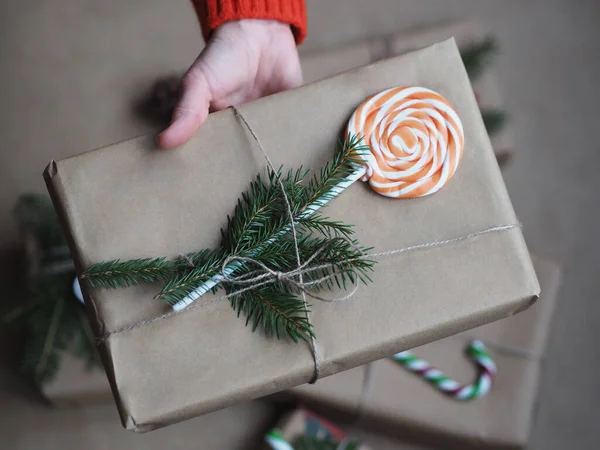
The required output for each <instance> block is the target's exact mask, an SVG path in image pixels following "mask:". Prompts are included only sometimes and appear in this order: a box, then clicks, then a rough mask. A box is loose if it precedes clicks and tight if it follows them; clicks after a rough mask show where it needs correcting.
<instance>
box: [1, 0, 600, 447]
mask: <svg viewBox="0 0 600 450" xmlns="http://www.w3.org/2000/svg"><path fill="white" fill-rule="evenodd" d="M308 11H309V20H310V29H309V38H308V40H307V42H306V44H305V46H304V49H305V51H308V50H311V49H312V50H314V49H318V48H324V47H327V46H334V45H340V44H343V43H347V42H351V41H355V40H360V39H363V38H366V37H371V36H374V35H377V34H379V33H381V32H386V33H387V32H393V31H397V30H400V29H403V28H407V27H410V26H414V25H419V24H425V23H432V22H436V21H438V20H441V19H449V18H456V17H459V16H461V15H469V16H471V17H476V18H480V19H481V20H482V21H483V23H484V24H485V25H486V26H488V27H490V29H491V30H492V31H493V32H494V34H495V35H496V36H497V37H498V39H499V41H500V45H501V48H502V55H501V56H500V57H499V59H498V62H497V65H496V68H495V73H496V75H497V78H498V81H499V84H500V87H501V90H502V92H503V93H504V96H505V102H506V106H507V110H508V111H509V114H510V117H511V118H512V120H513V126H514V130H515V141H516V143H517V146H518V148H519V152H518V154H517V155H516V157H515V158H514V160H513V161H512V164H511V165H510V166H509V167H508V168H507V169H506V170H505V178H506V181H507V183H508V187H509V191H510V193H511V194H512V198H513V202H514V205H515V209H516V211H517V213H518V214H519V216H520V219H521V220H522V222H523V224H524V226H525V234H526V237H527V238H528V242H529V245H530V247H531V248H532V249H533V250H534V251H536V252H537V253H539V254H541V255H544V256H549V257H552V258H554V259H557V260H559V261H562V262H563V264H564V265H565V266H566V274H565V284H564V288H563V291H562V294H563V295H562V297H563V298H562V300H561V303H560V305H559V308H558V311H557V317H556V319H555V323H554V328H553V332H552V336H551V340H550V346H549V351H548V357H547V362H546V369H545V372H544V376H543V379H542V393H541V397H540V406H539V413H538V417H537V420H536V425H535V427H534V432H533V441H532V445H531V448H533V449H545V450H552V449H565V448H574V449H594V448H598V444H599V443H600V428H599V427H598V426H597V420H596V417H597V415H598V414H597V412H598V404H600V390H599V389H598V388H597V379H598V376H599V375H600V364H599V363H598V361H597V358H596V360H594V358H593V355H597V348H596V341H597V336H598V332H597V326H596V324H595V321H596V320H597V318H598V317H600V304H599V303H598V302H597V298H598V297H599V295H600V284H599V283H598V281H597V278H596V272H597V270H598V266H599V264H600V256H598V255H600V241H599V240H598V237H597V232H596V230H597V228H598V226H597V225H598V191H599V188H600V178H599V177H598V176H597V171H598V167H599V166H600V153H599V152H598V150H600V148H599V147H600V144H598V140H597V137H596V134H597V130H596V129H597V127H598V123H599V119H600V114H599V113H598V109H597V105H598V104H599V103H600V90H599V88H598V86H597V82H598V80H600V60H599V59H598V55H599V54H600V28H599V27H598V21H599V20H600V5H599V4H598V2H597V0H528V1H519V0H503V1H492V0H371V1H369V2H363V1H362V0H343V1H342V0H339V1H334V0H308ZM201 46H202V43H201V40H200V37H199V32H198V30H197V25H196V21H195V17H194V15H193V14H192V10H191V8H190V6H189V5H188V4H187V1H186V0H170V1H168V2H165V1H161V0H128V1H126V2H120V1H116V0H105V1H103V2H98V1H95V0H77V1H75V0H55V1H53V2H51V1H48V0H31V1H30V2H20V1H17V0H4V1H3V2H1V4H0V58H1V59H0V99H1V100H2V110H1V111H0V135H1V136H2V145H1V146H0V236H2V237H1V238H0V249H2V251H3V253H4V252H5V251H6V250H8V249H10V248H11V247H13V246H14V239H15V229H14V224H13V223H12V222H11V221H10V218H9V211H10V208H11V206H12V204H13V202H14V199H15V196H16V195H17V194H18V193H20V192H26V191H32V190H34V191H40V192H43V184H42V179H41V176H40V173H41V170H42V169H43V167H44V165H45V164H46V163H47V161H48V159H50V158H51V157H55V158H58V157H64V156H67V155H71V154H75V153H78V152H80V151H83V150H87V149H90V148H93V147H98V146H102V145H105V144H108V143H110V142H114V141H117V140H121V139H125V138H128V137H131V136H134V135H137V134H140V133H142V132H144V131H148V130H149V128H148V127H147V126H146V125H145V124H143V123H141V122H138V121H136V120H134V119H132V116H131V111H130V108H131V107H130V105H131V102H132V99H134V98H135V97H136V96H137V95H139V92H140V90H143V89H144V88H145V87H146V86H147V85H148V84H149V83H150V82H151V81H152V80H153V79H154V78H155V77H156V76H158V75H163V74H167V73H171V72H180V71H182V70H183V69H184V68H185V67H186V65H188V64H189V63H190V62H191V61H192V59H193V58H194V57H195V55H196V53H197V52H198V50H199V49H200V48H201ZM10 344H11V343H2V347H9V346H10ZM0 379H1V380H2V382H1V384H0V386H1V387H0V403H1V404H2V408H1V411H0V436H2V443H3V446H6V447H8V448H14V449H28V448H47V449H54V448H56V449H58V448H65V447H69V448H71V447H73V448H76V447H84V448H89V449H104V448H111V449H114V450H118V449H120V448H123V449H125V448H127V449H129V448H150V449H153V448H156V449H159V448H165V447H169V448H171V449H175V448H202V449H223V448H226V449H227V448H240V449H241V448H248V447H249V446H248V445H245V444H243V442H244V439H246V438H247V437H248V436H253V435H255V434H256V430H252V428H253V426H252V425H254V424H257V423H266V422H268V421H269V416H270V410H269V408H267V407H266V406H264V405H263V404H258V406H256V405H250V404H247V405H240V406H239V407H236V408H235V409H233V410H228V411H225V412H220V413H216V414H213V415H210V416H208V417H204V418H200V419H195V420H193V421H190V422H187V423H184V424H181V425H178V426H177V427H173V428H169V429H167V430H163V431H160V432H157V433H154V434H151V435H147V436H143V437H136V436H133V435H130V434H125V432H124V431H121V430H120V429H119V426H118V424H117V419H116V417H117V416H116V412H115V411H114V410H113V409H112V407H110V406H105V407H96V408H88V409H84V410H75V411H61V412H55V411H50V410H48V409H46V408H44V407H43V406H41V405H39V404H37V403H35V401H34V400H32V399H28V398H26V397H24V396H23V393H22V392H21V391H19V390H18V389H16V386H18V384H17V383H16V381H15V380H14V379H13V377H12V376H11V375H10V374H9V372H8V370H7V369H2V370H1V371H0ZM5 381H6V382H5ZM254 421H255V422H254ZM263 421H264V422H263ZM241 424H243V425H241ZM158 433H162V434H158ZM217 438H218V439H217ZM219 439H221V440H219ZM384 441H385V439H384V438H380V439H374V440H372V441H371V444H372V447H373V448H375V449H376V448H380V449H387V448H390V449H391V448H399V447H398V446H397V445H396V444H394V443H392V442H391V441H386V442H384Z"/></svg>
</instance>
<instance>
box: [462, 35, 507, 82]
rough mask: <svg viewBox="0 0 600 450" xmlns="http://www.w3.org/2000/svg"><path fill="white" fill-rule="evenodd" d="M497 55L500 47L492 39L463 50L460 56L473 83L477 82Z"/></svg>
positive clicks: (489, 38)
mask: <svg viewBox="0 0 600 450" xmlns="http://www.w3.org/2000/svg"><path fill="white" fill-rule="evenodd" d="M497 53H498V45H497V43H496V40H495V39H494V38H492V37H487V38H486V39H484V40H483V41H481V42H479V43H477V44H473V45H471V46H469V47H466V48H464V49H463V50H461V52H460V54H461V57H462V60H463V63H464V65H465V68H466V69H467V73H468V74H469V78H470V79H471V81H475V80H476V79H477V77H479V75H481V73H482V72H483V70H484V68H485V67H486V66H487V65H488V64H489V63H490V62H491V61H492V60H493V59H494V57H495V56H496V54H497Z"/></svg>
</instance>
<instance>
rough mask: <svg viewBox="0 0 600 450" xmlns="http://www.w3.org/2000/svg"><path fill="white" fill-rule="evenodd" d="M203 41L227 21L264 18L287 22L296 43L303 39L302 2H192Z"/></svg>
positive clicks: (282, 0)
mask: <svg viewBox="0 0 600 450" xmlns="http://www.w3.org/2000/svg"><path fill="white" fill-rule="evenodd" d="M192 3H193V4H194V7H195V9H196V12H197V13H198V19H199V20H200V26H201V27H202V34H203V35H204V39H206V40H208V38H209V37H210V34H211V33H212V32H213V30H214V29H215V28H217V27H218V26H219V25H221V24H223V23H224V22H227V21H229V20H239V19H267V20H279V21H280V22H285V23H289V24H290V25H291V27H292V31H293V32H294V37H295V38H296V43H297V44H300V43H301V42H302V41H303V40H304V37H305V36H306V6H305V4H304V0H192Z"/></svg>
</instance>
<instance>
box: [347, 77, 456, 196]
mask: <svg viewBox="0 0 600 450" xmlns="http://www.w3.org/2000/svg"><path fill="white" fill-rule="evenodd" d="M348 133H349V134H351V135H355V136H360V137H362V138H363V142H364V144H366V145H368V146H369V148H370V150H371V151H370V152H366V153H365V154H363V155H361V156H362V157H363V159H364V160H365V163H366V173H365V175H364V176H363V177H362V180H363V181H368V182H369V184H370V185H371V187H372V188H373V189H374V190H375V191H376V192H378V193H379V194H382V195H385V196H387V197H393V198H411V197H422V196H425V195H429V194H433V193H434V192H437V191H438V190H439V189H440V188H441V187H442V186H444V185H445V184H446V183H447V182H448V180H450V178H452V175H454V173H455V172H456V169H457V167H458V163H459V161H460V158H461V156H462V153H463V148H464V141H465V139H464V131H463V127H462V123H461V121H460V118H459V117H458V114H456V112H455V111H454V109H453V108H452V106H450V104H449V103H448V101H447V100H446V99H445V98H444V97H442V96H441V95H440V94H438V93H437V92H434V91H432V90H430V89H426V88H423V87H412V86H404V87H398V88H392V89H387V90H385V91H383V92H380V93H379V94H376V95H373V96H372V97H370V98H368V99H367V100H365V101H364V102H363V103H362V104H361V105H360V106H359V107H358V109H357V110H356V111H355V112H354V114H353V115H352V117H351V118H350V122H349V123H348Z"/></svg>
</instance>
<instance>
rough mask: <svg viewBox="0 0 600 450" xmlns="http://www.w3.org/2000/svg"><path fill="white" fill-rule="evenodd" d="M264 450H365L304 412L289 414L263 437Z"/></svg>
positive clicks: (329, 424)
mask: <svg viewBox="0 0 600 450" xmlns="http://www.w3.org/2000/svg"><path fill="white" fill-rule="evenodd" d="M265 441H266V444H265V447H264V450H337V449H345V450H369V447H367V446H366V445H364V444H362V443H361V442H359V441H358V440H356V439H353V438H351V437H349V436H347V435H346V433H345V432H344V431H343V430H342V429H341V428H338V427H337V426H335V425H334V424H333V423H331V422H329V421H328V420H326V419H324V418H322V417H319V416H318V415H316V414H315V413H313V412H310V411H308V410H306V409H298V410H296V411H293V412H291V413H289V414H287V415H286V416H284V418H283V419H281V420H280V421H279V423H278V424H277V426H276V427H275V428H274V429H273V430H271V431H270V432H269V433H267V435H266V436H265Z"/></svg>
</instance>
